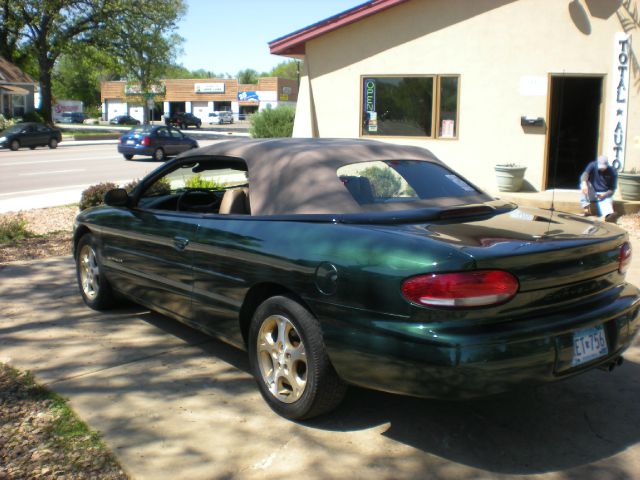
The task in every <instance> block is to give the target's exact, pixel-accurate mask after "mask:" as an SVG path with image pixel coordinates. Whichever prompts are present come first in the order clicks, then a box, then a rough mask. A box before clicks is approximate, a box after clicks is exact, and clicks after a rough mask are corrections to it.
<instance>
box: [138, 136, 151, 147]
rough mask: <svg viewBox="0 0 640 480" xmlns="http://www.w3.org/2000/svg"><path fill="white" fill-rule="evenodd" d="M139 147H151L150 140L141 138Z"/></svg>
mask: <svg viewBox="0 0 640 480" xmlns="http://www.w3.org/2000/svg"><path fill="white" fill-rule="evenodd" d="M140 145H143V146H145V147H148V146H149V145H151V140H150V139H149V137H142V141H141V142H140Z"/></svg>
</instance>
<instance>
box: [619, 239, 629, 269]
mask: <svg viewBox="0 0 640 480" xmlns="http://www.w3.org/2000/svg"><path fill="white" fill-rule="evenodd" d="M618 259H619V261H620V263H619V265H618V271H619V272H620V273H621V274H623V275H624V274H625V273H627V270H629V266H630V265H631V244H630V243H629V242H624V243H623V244H622V245H621V246H620V254H619V256H618Z"/></svg>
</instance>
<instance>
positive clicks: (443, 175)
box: [337, 160, 482, 205]
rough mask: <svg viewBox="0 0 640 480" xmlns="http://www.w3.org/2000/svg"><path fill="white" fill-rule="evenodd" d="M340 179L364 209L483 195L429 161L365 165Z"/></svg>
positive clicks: (344, 172) (354, 167) (347, 167)
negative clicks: (373, 205) (374, 206)
mask: <svg viewBox="0 0 640 480" xmlns="http://www.w3.org/2000/svg"><path fill="white" fill-rule="evenodd" d="M337 175H338V178H339V179H340V181H341V182H342V184H343V185H344V186H345V188H346V189H347V190H348V191H349V193H350V194H351V195H352V197H353V198H354V200H355V201H356V202H358V203H359V204H360V205H372V204H385V203H395V202H417V201H420V200H431V199H437V198H444V197H446V198H464V197H469V196H476V195H482V192H481V191H479V190H478V189H476V187H474V186H473V185H471V184H470V183H468V182H467V181H466V180H464V179H463V178H461V177H459V176H458V175H456V174H455V173H454V172H452V171H451V170H448V169H446V168H445V167H443V166H442V165H439V164H437V163H433V162H428V161H420V160H385V161H374V162H361V163H355V164H351V165H345V166H343V167H340V168H339V169H338V171H337Z"/></svg>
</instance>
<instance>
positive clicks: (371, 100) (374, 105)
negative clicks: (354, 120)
mask: <svg viewBox="0 0 640 480" xmlns="http://www.w3.org/2000/svg"><path fill="white" fill-rule="evenodd" d="M433 86H434V85H433V77H376V78H374V77H370V78H364V79H363V95H364V98H363V101H362V109H363V111H362V123H363V125H362V135H380V136H409V137H430V136H432V134H433V133H432V132H433V126H432V118H433V98H434V97H433Z"/></svg>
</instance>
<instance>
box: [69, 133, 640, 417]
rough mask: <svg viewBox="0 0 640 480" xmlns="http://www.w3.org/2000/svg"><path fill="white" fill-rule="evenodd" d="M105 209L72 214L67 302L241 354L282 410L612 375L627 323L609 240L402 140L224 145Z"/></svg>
mask: <svg viewBox="0 0 640 480" xmlns="http://www.w3.org/2000/svg"><path fill="white" fill-rule="evenodd" d="M105 202H106V204H107V205H106V206H101V207H97V208H94V209H90V210H85V211H84V212H82V213H81V214H80V215H79V216H78V218H77V222H76V229H75V232H74V255H75V260H76V265H77V278H78V283H79V287H80V291H81V294H82V298H83V300H84V302H85V303H86V304H87V305H88V306H90V307H92V308H94V309H103V308H108V307H110V306H112V305H113V304H114V301H115V299H116V298H118V297H117V296H114V293H116V292H117V293H119V294H122V295H123V296H125V297H128V298H130V299H132V300H134V301H135V302H138V303H140V304H142V305H145V306H147V307H148V308H151V309H154V310H157V311H158V312H161V313H163V314H165V315H169V316H171V317H173V318H175V319H178V320H180V321H182V322H185V323H187V324H189V325H191V326H193V327H195V328H198V329H200V330H202V331H203V332H205V333H206V334H210V335H213V336H216V337H219V338H221V339H224V340H225V341H227V342H230V343H231V344H234V345H237V346H239V347H241V348H246V349H247V350H248V354H249V360H250V365H251V369H252V373H253V375H254V376H255V378H256V381H257V383H258V386H259V388H260V391H261V393H262V395H263V397H264V398H265V399H266V401H267V402H268V403H269V405H270V406H271V407H272V408H273V409H274V410H275V411H277V412H279V413H280V414H282V415H284V416H286V417H289V418H294V419H304V418H309V417H313V416H315V415H319V414H321V413H323V412H327V411H329V410H331V409H332V408H334V407H335V406H336V405H337V404H338V403H339V402H340V400H341V399H342V397H343V394H344V392H345V388H346V385H347V384H355V385H360V386H364V387H369V388H373V389H379V390H383V391H388V392H396V393H403V394H408V395H415V396H424V397H440V398H446V399H457V398H467V397H473V396H478V395H488V394H493V393H497V392H500V391H504V390H507V389H510V388H513V387H516V386H523V385H524V386H528V385H535V384H539V383H544V382H552V381H556V380H561V379H564V378H569V377H571V376H573V375H577V374H582V373H584V372H587V371H590V370H592V369H594V368H595V367H603V368H607V367H608V368H611V367H612V366H615V365H619V364H620V363H621V362H622V354H623V352H624V351H625V349H627V347H628V346H629V345H630V344H631V342H632V340H633V338H634V336H635V335H636V334H637V332H638V328H639V323H640V322H639V320H638V310H639V308H640V297H639V294H640V292H639V291H638V289H637V288H636V287H634V286H633V285H630V284H628V283H626V281H625V272H626V270H627V269H628V267H629V265H630V261H631V248H630V245H629V241H628V236H627V234H626V232H625V231H623V230H621V229H620V228H618V227H617V226H615V225H613V224H608V223H601V222H599V221H595V222H594V221H591V220H589V219H586V218H582V217H578V216H574V215H571V214H567V213H561V212H557V211H548V210H539V209H533V208H519V207H518V206H516V205H514V204H512V203H509V202H505V201H500V200H496V199H494V198H492V197H490V196H489V195H487V194H486V193H484V192H482V191H481V190H480V189H478V188H477V187H476V186H474V185H473V184H472V183H471V182H470V181H468V180H466V179H465V178H463V177H461V176H460V175H458V174H456V173H455V172H454V171H452V170H450V169H449V168H448V167H447V166H446V165H445V164H443V163H442V162H440V161H439V160H437V159H436V158H435V157H434V156H433V155H432V154H431V153H430V152H428V151H427V150H424V149H421V148H417V147H409V146H401V145H391V144H385V143H382V142H375V141H367V140H348V139H343V140H331V139H276V140H274V139H270V140H246V141H227V142H221V143H217V144H215V145H211V146H207V147H205V148H201V149H197V150H192V151H189V152H187V153H184V154H182V155H180V156H178V157H177V158H176V159H174V160H172V161H170V162H167V163H165V164H164V165H163V166H161V167H159V168H158V169H156V170H155V171H154V172H152V173H151V174H149V175H148V176H147V177H146V178H145V179H143V180H142V181H141V182H140V184H139V185H138V186H137V187H136V188H135V189H134V190H133V192H132V193H130V194H127V192H126V191H125V190H123V189H116V190H111V191H110V192H108V193H107V195H106V196H105ZM598 375H604V373H598ZM598 382H599V381H598V379H597V378H595V377H594V379H593V385H594V387H593V388H594V389H597V388H604V387H599V383H598ZM603 385H604V383H603ZM621 388H622V387H621Z"/></svg>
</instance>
